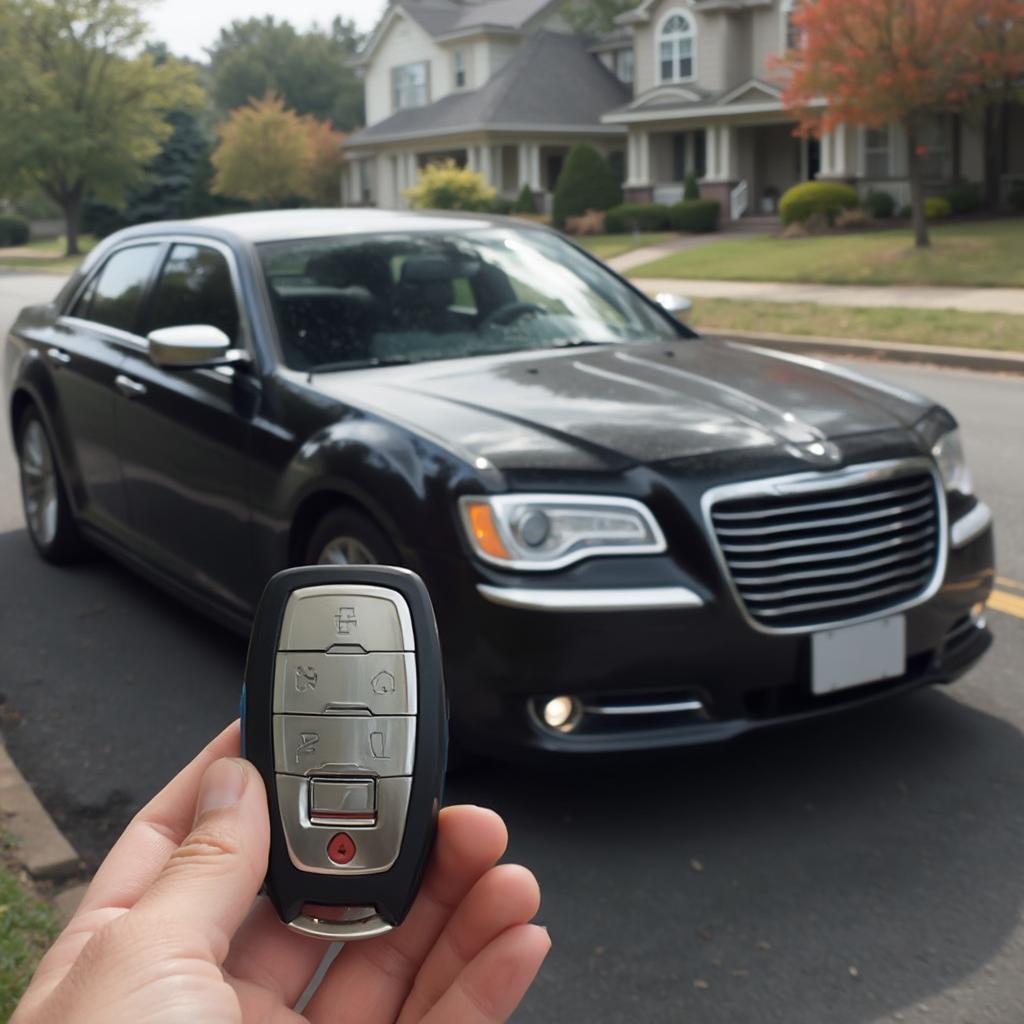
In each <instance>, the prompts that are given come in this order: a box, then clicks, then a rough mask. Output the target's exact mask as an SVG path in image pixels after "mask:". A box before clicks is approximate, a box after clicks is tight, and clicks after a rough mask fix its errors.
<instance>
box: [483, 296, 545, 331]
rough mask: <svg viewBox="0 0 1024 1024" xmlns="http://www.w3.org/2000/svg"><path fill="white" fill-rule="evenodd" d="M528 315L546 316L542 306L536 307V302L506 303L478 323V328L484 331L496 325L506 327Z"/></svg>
mask: <svg viewBox="0 0 1024 1024" xmlns="http://www.w3.org/2000/svg"><path fill="white" fill-rule="evenodd" d="M529 313H540V314H541V315H546V314H547V310H546V309H545V308H544V307H543V306H538V305H537V303H536V302H506V303H505V304H504V305H503V306H499V307H498V308H497V309H492V310H491V311H490V313H488V314H487V316H485V317H484V318H483V320H482V321H481V322H480V328H481V330H486V329H487V328H488V327H493V326H494V325H496V324H497V325H500V326H501V327H507V326H508V325H509V324H511V323H512V322H513V321H515V320H518V319H519V318H520V317H523V316H526V315H527V314H529Z"/></svg>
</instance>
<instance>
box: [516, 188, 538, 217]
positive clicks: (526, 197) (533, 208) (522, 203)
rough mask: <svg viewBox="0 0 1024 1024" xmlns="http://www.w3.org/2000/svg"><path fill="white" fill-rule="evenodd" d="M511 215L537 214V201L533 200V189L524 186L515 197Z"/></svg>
mask: <svg viewBox="0 0 1024 1024" xmlns="http://www.w3.org/2000/svg"><path fill="white" fill-rule="evenodd" d="M512 212H513V213H536V212H537V201H536V200H535V199H534V198H533V189H531V188H530V186H529V185H524V186H523V187H522V188H521V189H520V191H519V195H518V196H516V201H515V202H514V203H513V204H512Z"/></svg>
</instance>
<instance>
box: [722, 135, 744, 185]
mask: <svg viewBox="0 0 1024 1024" xmlns="http://www.w3.org/2000/svg"><path fill="white" fill-rule="evenodd" d="M718 138H719V145H720V146H721V147H722V150H721V154H720V160H719V167H718V173H719V174H720V176H721V178H722V180H723V181H738V180H739V160H738V157H739V146H738V144H737V139H736V129H735V128H734V127H733V126H732V125H723V126H722V127H721V128H720V129H719V131H718Z"/></svg>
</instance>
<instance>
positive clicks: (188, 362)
mask: <svg viewBox="0 0 1024 1024" xmlns="http://www.w3.org/2000/svg"><path fill="white" fill-rule="evenodd" d="M146 340H147V341H148V342H149V358H150V359H151V360H152V361H153V362H154V363H155V364H156V365H157V366H163V367H166V368H167V369H168V370H174V369H178V370H185V369H189V368H195V367H202V366H227V365H230V364H232V363H237V362H241V361H243V360H244V353H242V352H239V351H238V350H237V349H232V347H231V339H230V338H229V337H228V336H227V335H226V334H225V333H224V332H223V331H222V330H221V329H220V328H219V327H214V326H212V325H211V324H184V325H182V326H180V327H161V328H159V329H157V330H155V331H150V333H149V335H148V336H147V338H146Z"/></svg>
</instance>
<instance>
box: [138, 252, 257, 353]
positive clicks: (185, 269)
mask: <svg viewBox="0 0 1024 1024" xmlns="http://www.w3.org/2000/svg"><path fill="white" fill-rule="evenodd" d="M183 324H211V325H212V326H213V327H219V328H220V329H221V330H222V331H223V332H224V333H225V334H226V335H227V336H228V337H229V338H230V339H231V341H232V342H235V341H237V339H238V303H237V302H236V301H235V289H234V286H233V285H232V283H231V271H230V270H229V268H228V262H227V260H226V259H225V258H224V257H223V256H222V255H221V254H220V253H219V252H218V251H217V250H216V249H208V248H206V247H205V246H201V245H175V246H174V248H172V249H171V252H170V255H169V256H168V257H167V262H166V263H165V264H164V269H163V272H162V273H161V275H160V281H159V282H158V283H157V286H156V291H155V292H154V294H153V303H152V308H151V312H150V315H149V318H148V324H147V330H150V331H154V330H156V329H157V328H159V327H179V326H182V325H183Z"/></svg>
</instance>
